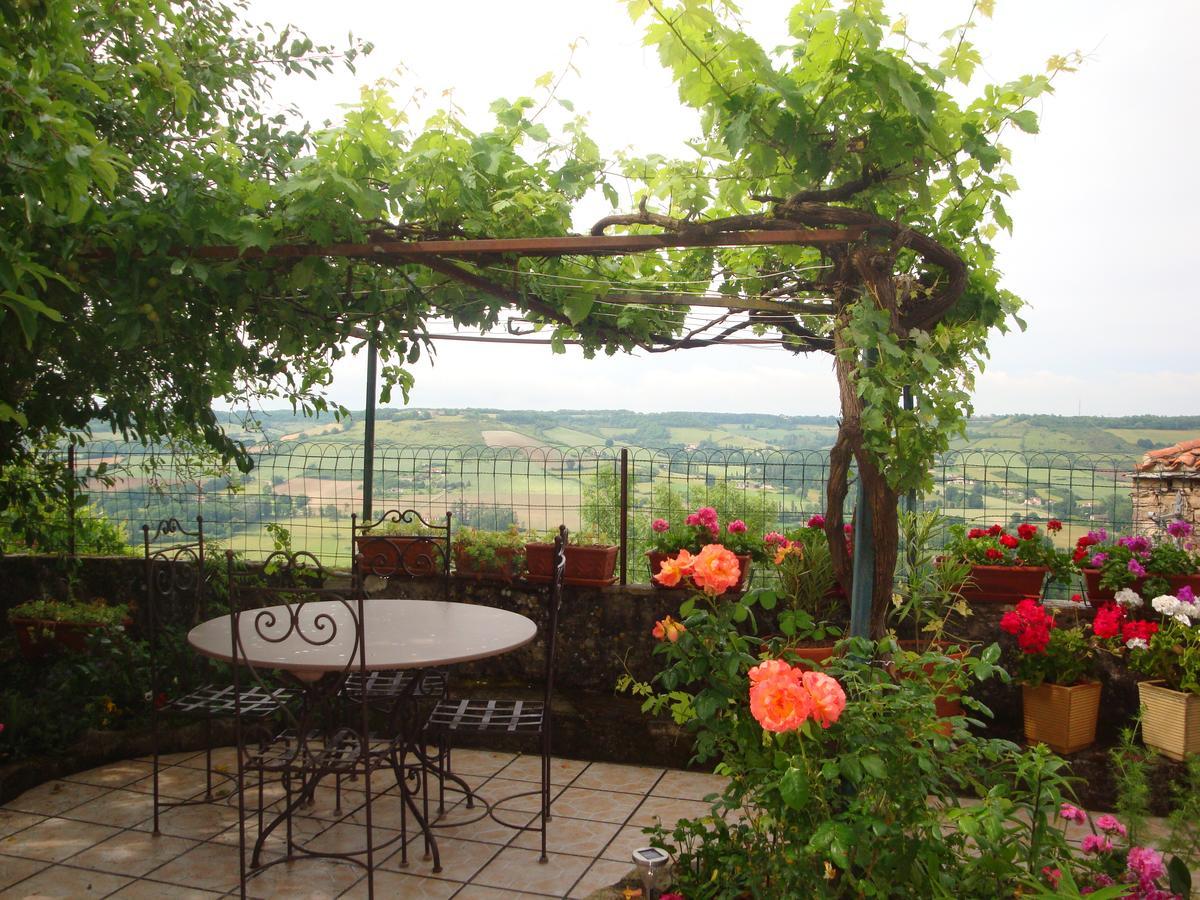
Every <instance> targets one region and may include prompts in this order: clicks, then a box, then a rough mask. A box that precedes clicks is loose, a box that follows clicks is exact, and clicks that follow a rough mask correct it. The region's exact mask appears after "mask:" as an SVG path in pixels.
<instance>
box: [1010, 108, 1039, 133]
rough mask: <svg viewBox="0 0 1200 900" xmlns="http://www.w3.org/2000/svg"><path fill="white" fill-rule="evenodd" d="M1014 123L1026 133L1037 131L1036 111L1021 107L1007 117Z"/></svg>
mask: <svg viewBox="0 0 1200 900" xmlns="http://www.w3.org/2000/svg"><path fill="white" fill-rule="evenodd" d="M1008 118H1009V119H1010V120H1011V121H1012V123H1013V124H1014V125H1016V126H1017V127H1018V128H1020V129H1021V130H1022V131H1024V132H1026V133H1027V134H1037V133H1038V118H1037V113H1035V112H1034V111H1033V110H1032V109H1021V110H1018V111H1017V112H1015V113H1013V114H1012V115H1011V116H1009V117H1008Z"/></svg>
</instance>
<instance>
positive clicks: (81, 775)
mask: <svg viewBox="0 0 1200 900" xmlns="http://www.w3.org/2000/svg"><path fill="white" fill-rule="evenodd" d="M152 774H154V768H153V766H151V765H150V764H149V763H144V762H138V761H137V760H133V759H128V760H125V761H124V762H119V763H112V764H111V765H107V766H100V767H99V768H96V769H88V770H87V771H86V772H76V773H75V774H74V775H70V776H68V777H67V778H65V779H63V780H64V781H78V782H81V783H82V784H92V785H96V786H97V787H110V788H119V787H125V786H126V785H127V784H132V783H133V782H135V781H140V780H141V779H143V778H145V777H146V776H148V775H152Z"/></svg>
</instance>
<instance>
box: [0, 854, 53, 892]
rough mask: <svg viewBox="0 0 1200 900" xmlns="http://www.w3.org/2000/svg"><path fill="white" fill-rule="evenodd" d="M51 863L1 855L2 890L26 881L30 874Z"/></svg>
mask: <svg viewBox="0 0 1200 900" xmlns="http://www.w3.org/2000/svg"><path fill="white" fill-rule="evenodd" d="M47 865H49V863H45V862H42V861H41V860H37V859H21V858H19V857H16V856H0V890H4V888H6V887H9V886H11V885H14V884H16V883H17V882H18V881H24V880H25V879H26V878H28V877H29V876H30V875H33V874H35V873H37V872H40V871H41V870H42V869H44V868H46V866H47Z"/></svg>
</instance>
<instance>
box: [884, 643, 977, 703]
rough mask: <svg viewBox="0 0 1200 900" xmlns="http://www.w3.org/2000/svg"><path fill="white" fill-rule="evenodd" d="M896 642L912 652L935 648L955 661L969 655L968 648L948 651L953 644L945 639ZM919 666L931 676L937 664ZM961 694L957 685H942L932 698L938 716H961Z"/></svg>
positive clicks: (959, 660)
mask: <svg viewBox="0 0 1200 900" xmlns="http://www.w3.org/2000/svg"><path fill="white" fill-rule="evenodd" d="M898 643H899V644H900V647H901V649H904V650H910V651H912V652H913V653H924V652H925V651H927V650H935V651H937V652H939V653H944V654H945V655H946V656H947V657H948V658H950V659H952V660H954V661H955V662H962V661H963V660H964V659H966V658H967V657H968V656H970V655H971V651H970V650H969V649H967V650H962V649H960V650H956V651H955V652H953V653H950V652H948V650H949V648H950V647H951V646H955V645H951V644H948V643H946V642H945V641H938V642H937V643H932V644H931V643H929V642H927V641H899V642H898ZM921 668H923V669H924V670H925V674H926V675H928V676H930V678H932V677H933V674H934V672H936V671H937V664H936V663H925V664H924V665H923V666H922V667H921ZM961 696H962V695H961V693H960V692H959V689H958V687H957V686H953V685H947V686H945V687H943V688H942V690H940V691H938V694H937V696H936V697H934V698H933V703H934V706H935V707H936V708H937V714H938V718H940V719H945V718H949V717H950V716H961V715H962V714H963V707H962V701H961V700H960V699H959V698H960V697H961Z"/></svg>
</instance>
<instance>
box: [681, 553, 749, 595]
mask: <svg viewBox="0 0 1200 900" xmlns="http://www.w3.org/2000/svg"><path fill="white" fill-rule="evenodd" d="M741 574H742V569H741V566H740V565H739V564H738V559H737V556H736V555H735V554H734V553H733V551H732V550H727V549H726V548H725V547H723V546H721V545H720V544H706V545H705V546H704V547H703V549H701V551H700V554H699V555H698V556H697V557H696V558H695V560H694V561H693V563H692V581H694V582H696V587H698V588H700V589H701V590H702V591H704V593H706V594H709V595H710V596H713V597H716V596H719V595H721V594H723V593H725V592H726V591H727V590H729V589H730V588H731V587H733V586H734V585H735V584H737V583H738V578H739V577H741Z"/></svg>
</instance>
